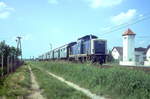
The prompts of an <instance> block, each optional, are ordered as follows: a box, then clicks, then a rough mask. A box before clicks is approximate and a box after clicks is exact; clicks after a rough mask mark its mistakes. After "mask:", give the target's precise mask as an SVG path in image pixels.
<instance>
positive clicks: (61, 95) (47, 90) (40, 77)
mask: <svg viewBox="0 0 150 99" xmlns="http://www.w3.org/2000/svg"><path fill="white" fill-rule="evenodd" d="M31 67H32V71H33V73H34V75H35V77H36V80H37V82H38V84H39V86H40V89H42V90H43V92H42V94H43V96H44V97H46V98H47V99H89V98H88V97H87V96H85V95H83V94H82V93H81V92H79V91H76V90H75V89H73V88H71V87H69V86H68V85H66V84H64V83H62V82H60V81H59V80H57V79H55V78H53V77H51V76H50V75H48V74H46V73H45V72H43V71H41V70H40V69H38V68H37V67H36V65H32V66H31Z"/></svg>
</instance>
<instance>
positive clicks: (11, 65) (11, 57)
mask: <svg viewBox="0 0 150 99" xmlns="http://www.w3.org/2000/svg"><path fill="white" fill-rule="evenodd" d="M12 65H13V64H12V56H10V72H11V73H12V67H13V66H12Z"/></svg>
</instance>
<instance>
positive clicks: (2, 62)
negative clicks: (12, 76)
mask: <svg viewBox="0 0 150 99" xmlns="http://www.w3.org/2000/svg"><path fill="white" fill-rule="evenodd" d="M1 57H2V61H1V64H2V68H1V69H2V74H1V75H2V77H3V70H4V59H3V58H4V56H3V54H2V56H1Z"/></svg>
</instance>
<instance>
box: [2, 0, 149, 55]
mask: <svg viewBox="0 0 150 99" xmlns="http://www.w3.org/2000/svg"><path fill="white" fill-rule="evenodd" d="M148 14H150V0H0V41H2V40H6V42H7V43H8V44H10V45H13V46H16V42H15V37H16V36H22V37H23V40H22V46H23V57H26V58H28V57H30V56H38V55H40V54H41V53H44V52H47V51H48V50H50V43H51V44H52V45H53V48H56V47H58V46H61V45H64V44H66V43H69V42H71V41H75V40H76V39H77V38H79V37H82V36H84V35H87V34H94V35H96V36H98V37H99V38H103V39H107V40H108V48H109V49H111V48H112V47H113V46H122V33H123V32H124V31H125V30H126V29H127V28H131V29H132V30H133V32H135V33H136V34H137V35H136V39H135V40H136V41H135V42H136V47H139V46H142V47H146V46H147V45H148V44H150V20H145V21H142V22H140V23H137V24H135V25H132V26H128V27H125V28H123V29H120V30H119V31H115V32H112V33H105V32H106V31H110V30H112V29H110V27H114V26H117V25H119V24H121V23H126V22H127V23H128V22H133V21H134V20H137V19H140V18H143V17H145V16H147V15H148Z"/></svg>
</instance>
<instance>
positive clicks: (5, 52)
mask: <svg viewBox="0 0 150 99" xmlns="http://www.w3.org/2000/svg"><path fill="white" fill-rule="evenodd" d="M20 55H21V51H20V50H19V49H17V48H15V47H14V46H9V45H8V44H6V43H5V41H2V42H0V67H1V72H5V71H6V69H7V67H8V65H10V63H11V62H13V64H14V62H15V61H16V60H19V59H18V56H20ZM8 69H9V68H8ZM4 70H5V71H4Z"/></svg>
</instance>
